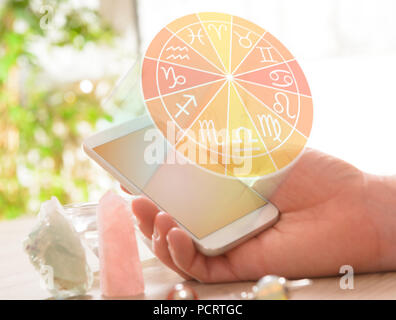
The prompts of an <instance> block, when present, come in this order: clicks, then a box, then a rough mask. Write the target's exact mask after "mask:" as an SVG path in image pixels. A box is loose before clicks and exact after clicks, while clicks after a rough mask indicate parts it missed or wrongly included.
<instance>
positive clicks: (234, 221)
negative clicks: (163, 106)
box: [83, 116, 279, 256]
mask: <svg viewBox="0 0 396 320" xmlns="http://www.w3.org/2000/svg"><path fill="white" fill-rule="evenodd" d="M153 132H154V133H155V132H157V133H158V135H157V136H155V134H154V135H153ZM154 138H155V139H154ZM158 139H162V141H159V140H158ZM154 140H155V141H154ZM154 143H155V144H156V146H158V145H159V143H163V145H164V149H163V152H157V155H156V157H157V159H158V158H162V159H163V161H156V162H155V163H153V161H152V159H150V157H151V156H152V154H151V153H150V152H149V153H148V151H150V150H152V146H153V144H154ZM165 146H167V143H166V141H165V138H164V137H163V136H162V135H161V133H160V131H159V130H157V129H155V127H154V124H153V122H152V120H151V118H149V117H148V116H144V117H140V118H137V119H134V120H131V121H128V122H126V123H124V124H121V125H118V126H116V127H113V128H110V129H107V130H105V131H103V132H100V133H97V134H95V135H93V136H91V137H89V138H88V139H87V140H85V141H84V143H83V148H84V150H85V152H86V153H87V154H88V156H89V157H91V158H92V159H93V160H95V161H96V162H97V163H98V164H99V165H100V166H102V167H103V168H104V169H105V170H107V171H108V172H109V173H110V174H111V175H112V176H113V177H114V178H115V179H117V180H118V181H119V182H120V183H121V184H122V185H123V186H124V187H125V188H127V189H128V190H129V191H130V192H131V193H133V194H144V195H145V196H146V197H148V198H149V199H151V200H152V201H153V202H154V203H156V204H157V205H158V207H159V208H160V209H161V210H163V211H165V212H168V213H169V214H170V215H171V216H172V217H173V218H174V219H175V221H176V222H177V224H178V225H179V226H180V228H182V229H184V230H185V231H186V232H187V233H188V234H189V235H190V236H191V238H192V239H193V240H194V242H195V244H196V247H197V249H198V250H199V251H201V252H202V253H203V254H205V255H208V256H214V255H219V254H222V253H224V252H225V251H227V250H229V249H231V248H233V247H235V246H237V245H238V244H240V243H242V242H243V241H245V240H247V239H249V238H251V237H253V236H254V235H256V234H258V233H260V232H261V231H263V230H264V229H266V228H269V227H270V226H272V225H273V224H274V223H276V221H277V220H278V215H279V213H278V209H277V208H276V207H275V206H274V205H273V204H271V203H270V202H268V200H266V199H264V198H263V197H261V196H260V195H259V194H258V193H257V192H256V191H254V190H253V189H251V188H250V187H249V186H247V185H246V184H244V183H243V182H241V181H240V180H238V179H236V178H230V177H226V176H221V175H218V174H215V173H213V172H209V171H207V170H205V169H202V168H201V167H199V166H197V165H196V164H194V163H191V162H188V161H185V162H184V163H179V162H177V161H168V160H169V157H170V155H171V152H170V151H169V150H171V149H170V148H169V146H168V147H165ZM157 149H158V148H157ZM147 155H149V156H150V157H148V156H147Z"/></svg>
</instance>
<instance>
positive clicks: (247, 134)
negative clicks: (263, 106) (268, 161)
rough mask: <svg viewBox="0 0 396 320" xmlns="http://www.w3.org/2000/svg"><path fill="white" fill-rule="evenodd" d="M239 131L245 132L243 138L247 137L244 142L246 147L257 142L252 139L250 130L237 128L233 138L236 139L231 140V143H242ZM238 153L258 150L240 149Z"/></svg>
mask: <svg viewBox="0 0 396 320" xmlns="http://www.w3.org/2000/svg"><path fill="white" fill-rule="evenodd" d="M241 131H244V132H245V136H247V138H246V142H245V144H248V145H252V144H253V143H255V142H258V140H257V139H253V135H252V130H250V129H248V128H245V127H239V128H238V129H236V130H235V136H236V139H232V143H243V140H242V138H241ZM238 150H239V151H241V150H243V151H248V150H249V151H251V150H260V148H257V147H256V148H246V147H245V148H242V149H238Z"/></svg>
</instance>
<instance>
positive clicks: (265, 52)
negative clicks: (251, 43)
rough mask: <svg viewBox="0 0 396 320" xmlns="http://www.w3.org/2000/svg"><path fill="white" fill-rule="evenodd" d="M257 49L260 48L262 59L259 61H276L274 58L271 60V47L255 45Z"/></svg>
mask: <svg viewBox="0 0 396 320" xmlns="http://www.w3.org/2000/svg"><path fill="white" fill-rule="evenodd" d="M256 48H257V49H259V50H260V53H261V56H262V58H263V59H262V60H261V61H260V62H276V60H273V58H272V54H271V47H256Z"/></svg>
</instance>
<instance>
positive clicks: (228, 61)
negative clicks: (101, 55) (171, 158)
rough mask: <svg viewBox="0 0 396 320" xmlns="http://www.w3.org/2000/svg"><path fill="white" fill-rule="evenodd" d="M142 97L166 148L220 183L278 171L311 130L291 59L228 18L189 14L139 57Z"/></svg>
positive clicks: (268, 38) (307, 95)
mask: <svg viewBox="0 0 396 320" xmlns="http://www.w3.org/2000/svg"><path fill="white" fill-rule="evenodd" d="M142 90H143V96H144V101H145V104H146V107H147V110H148V112H149V114H150V116H151V118H152V120H153V121H154V123H155V125H156V127H157V128H158V129H159V130H160V131H161V133H162V134H163V135H164V136H165V137H166V139H167V141H168V142H169V143H170V144H171V145H172V146H173V147H174V148H175V149H176V150H177V151H178V152H179V153H180V154H182V155H183V156H184V157H186V158H187V159H189V160H190V161H192V162H194V163H196V164H198V165H200V166H201V167H203V168H205V169H208V170H210V171H212V172H215V173H218V174H222V175H226V176H231V177H261V176H266V175H270V174H273V173H276V172H279V171H280V170H281V169H283V168H285V167H287V166H288V165H290V164H291V163H292V162H293V160H295V159H296V158H297V157H298V156H299V155H300V154H301V153H302V151H303V149H304V147H305V145H306V142H307V140H308V137H309V134H310V131H311V127H312V120H313V104H312V97H311V92H310V89H309V86H308V83H307V80H306V78H305V76H304V74H303V71H302V70H301V68H300V66H299V64H298V63H297V61H296V59H295V58H294V56H293V55H292V54H291V53H290V52H289V51H288V50H287V49H286V48H285V46H284V45H283V44H282V43H281V42H280V41H279V40H278V39H276V38H275V37H274V36H273V35H272V34H270V33H269V32H267V31H266V30H264V29H263V28H261V27H259V26H258V25H256V24H254V23H252V22H250V21H248V20H245V19H242V18H240V17H237V16H233V15H229V14H223V13H213V12H205V13H197V14H191V15H187V16H184V17H182V18H179V19H177V20H175V21H173V22H171V23H169V24H168V25H167V26H166V27H165V28H163V29H162V30H161V31H160V32H159V33H158V34H157V35H156V36H155V38H154V39H153V40H152V42H151V44H150V45H149V47H148V48H147V51H146V53H145V55H144V58H143V63H142ZM246 163H248V165H246ZM243 168H245V169H246V168H247V170H242V169H243Z"/></svg>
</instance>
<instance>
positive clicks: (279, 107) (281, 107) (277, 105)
mask: <svg viewBox="0 0 396 320" xmlns="http://www.w3.org/2000/svg"><path fill="white" fill-rule="evenodd" d="M279 96H282V97H283V98H284V99H285V106H284V105H283V104H282V103H281V101H280V100H279ZM273 107H274V110H275V111H276V112H277V113H279V114H281V113H283V111H285V108H286V114H287V116H288V117H289V118H291V119H294V118H295V117H296V115H295V114H294V115H291V114H290V102H289V97H288V96H287V95H286V94H284V93H283V92H277V93H275V103H274V105H273Z"/></svg>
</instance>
